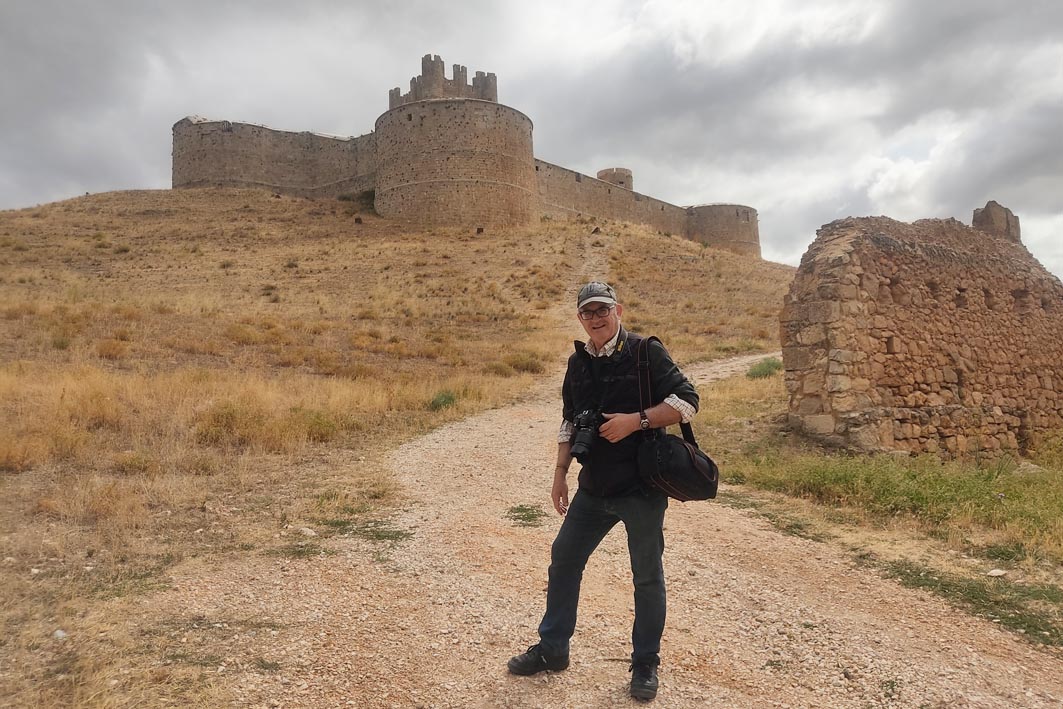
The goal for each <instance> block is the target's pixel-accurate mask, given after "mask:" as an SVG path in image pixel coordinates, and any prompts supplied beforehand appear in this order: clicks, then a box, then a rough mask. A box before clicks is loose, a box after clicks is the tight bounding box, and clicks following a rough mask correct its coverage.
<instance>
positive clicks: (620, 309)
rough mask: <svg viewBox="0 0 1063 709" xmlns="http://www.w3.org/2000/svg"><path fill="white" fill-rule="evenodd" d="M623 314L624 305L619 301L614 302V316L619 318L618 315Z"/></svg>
mask: <svg viewBox="0 0 1063 709" xmlns="http://www.w3.org/2000/svg"><path fill="white" fill-rule="evenodd" d="M623 315H624V306H623V305H621V304H620V303H617V304H616V316H617V317H618V318H619V317H622V316H623Z"/></svg>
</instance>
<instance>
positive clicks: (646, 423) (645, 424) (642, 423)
mask: <svg viewBox="0 0 1063 709" xmlns="http://www.w3.org/2000/svg"><path fill="white" fill-rule="evenodd" d="M639 428H641V429H642V430H643V431H649V430H650V419H649V417H648V416H646V412H645V411H640V412H639Z"/></svg>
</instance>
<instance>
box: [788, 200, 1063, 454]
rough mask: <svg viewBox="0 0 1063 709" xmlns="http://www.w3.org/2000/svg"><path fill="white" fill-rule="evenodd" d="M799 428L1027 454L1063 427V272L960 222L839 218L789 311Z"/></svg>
mask: <svg viewBox="0 0 1063 709" xmlns="http://www.w3.org/2000/svg"><path fill="white" fill-rule="evenodd" d="M781 337H782V345H783V362H784V365H785V370H786V388H787V390H788V392H789V394H790V420H791V423H792V424H793V425H794V427H795V428H796V429H798V430H801V431H804V432H805V433H807V434H810V435H812V436H814V437H816V438H819V439H821V440H824V441H826V442H830V443H835V444H839V445H844V446H850V447H854V448H857V449H861V450H869V451H874V450H900V451H905V452H911V453H923V452H927V453H937V454H941V455H943V456H945V457H959V456H963V455H966V454H975V453H983V452H984V453H989V454H998V453H1000V452H1001V451H1012V452H1018V453H1021V452H1025V451H1026V450H1028V449H1030V448H1031V447H1036V446H1037V444H1038V443H1039V442H1040V441H1041V440H1043V438H1044V437H1045V436H1047V435H1051V434H1054V433H1059V432H1060V431H1063V284H1061V283H1060V281H1059V279H1057V278H1056V277H1055V276H1053V275H1052V274H1050V273H1049V272H1048V271H1046V270H1045V269H1044V268H1043V267H1042V266H1041V264H1039V263H1038V262H1037V260H1036V259H1034V258H1033V256H1031V255H1030V253H1029V252H1028V251H1027V250H1026V248H1025V247H1024V246H1023V245H1022V244H1021V243H1018V242H1017V241H1013V240H1011V239H1010V238H1007V237H1005V236H1002V235H995V234H991V233H987V232H984V231H980V230H976V229H973V228H970V227H967V226H965V225H963V224H961V223H960V222H957V221H955V220H923V221H918V222H915V223H914V224H904V223H901V222H896V221H893V220H891V219H887V218H884V217H875V218H850V219H843V220H840V221H836V222H832V223H831V224H828V225H826V226H824V227H823V228H822V229H820V231H819V232H818V238H817V239H816V241H815V242H814V243H813V244H812V245H811V246H810V247H809V249H808V251H807V252H806V253H805V255H804V257H803V258H802V261H801V266H800V268H799V269H798V272H797V275H796V277H795V279H794V282H793V285H792V287H791V289H790V293H789V295H788V296H787V297H786V301H785V304H784V308H783V311H782V316H781Z"/></svg>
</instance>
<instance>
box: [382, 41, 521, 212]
mask: <svg viewBox="0 0 1063 709" xmlns="http://www.w3.org/2000/svg"><path fill="white" fill-rule="evenodd" d="M421 66H422V69H423V73H422V76H420V77H415V78H414V80H413V81H412V82H411V84H410V93H409V94H407V95H405V96H396V93H397V91H398V89H393V90H392V91H391V94H390V100H391V109H390V110H388V111H387V112H386V113H384V114H383V115H381V116H380V118H378V119H377V122H376V133H375V135H376V140H377V158H378V161H379V164H380V169H379V171H378V172H377V185H376V201H375V206H376V210H377V212H379V213H380V214H381V215H382V216H385V217H389V218H393V219H401V220H403V221H407V222H414V223H419V224H424V225H436V224H439V225H469V224H476V225H484V226H501V225H516V224H530V223H531V222H533V221H534V220H535V219H536V218H538V215H539V190H538V183H537V181H536V173H535V162H534V161H535V158H534V157H533V155H532V122H531V119H529V118H528V117H527V116H525V115H524V114H523V113H521V112H520V111H518V110H516V109H513V108H510V107H509V106H503V105H502V104H500V103H498V102H497V101H496V98H497V93H498V91H497V88H496V83H495V75H494V74H485V73H484V72H482V71H478V72H476V75H475V76H474V77H473V85H472V86H469V85H468V84H466V83H465V77H466V76H467V70H466V69H465V67H463V66H460V65H455V66H454V80H453V81H448V80H446V79H445V78H443V60H442V59H440V58H439V57H433V56H431V55H427V56H425V58H424V59H423V60H422V63H421ZM470 99H471V100H470Z"/></svg>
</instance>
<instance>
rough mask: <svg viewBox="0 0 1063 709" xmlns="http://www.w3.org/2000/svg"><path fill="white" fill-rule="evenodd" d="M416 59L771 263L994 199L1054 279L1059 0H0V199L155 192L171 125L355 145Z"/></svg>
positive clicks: (1058, 206) (1061, 36)
mask: <svg viewBox="0 0 1063 709" xmlns="http://www.w3.org/2000/svg"><path fill="white" fill-rule="evenodd" d="M428 53H432V54H439V55H440V56H442V58H443V60H444V62H445V63H446V66H447V67H448V69H447V76H448V77H449V76H450V75H451V74H450V69H449V67H450V66H451V65H452V64H455V63H458V64H463V65H465V66H467V67H468V68H469V75H470V76H471V75H472V73H473V72H475V71H490V72H494V73H495V74H497V76H498V96H499V101H501V102H502V103H505V104H508V105H510V106H513V107H515V108H517V109H519V110H521V111H523V112H524V113H526V114H528V116H530V117H531V119H532V121H533V122H534V124H535V132H534V143H535V154H536V156H537V157H540V158H542V159H544V160H548V161H550V162H554V163H558V164H561V165H564V166H566V167H569V168H572V169H575V170H579V171H581V172H585V173H587V174H591V175H593V174H595V173H596V172H597V171H598V170H599V169H601V168H605V167H614V166H619V167H628V168H630V169H632V170H633V172H634V180H635V187H636V189H637V190H638V191H640V192H643V193H645V194H649V195H652V196H654V197H658V198H660V199H664V200H666V201H669V202H672V203H674V204H679V205H688V204H700V203H705V202H737V203H741V204H746V205H749V206H752V207H754V208H756V209H757V210H758V211H759V213H760V235H761V242H762V246H763V252H764V256H765V258H768V259H771V260H774V261H781V262H785V263H790V264H796V263H797V262H798V260H799V259H800V257H801V254H802V253H803V252H804V251H805V249H806V248H807V246H808V244H809V243H810V242H811V241H812V239H813V238H814V237H815V231H816V229H817V228H818V227H819V226H820V225H822V224H825V223H827V222H830V221H832V220H834V219H838V218H840V217H845V216H865V215H879V214H883V215H887V216H890V217H893V218H896V219H901V220H904V221H911V220H915V219H919V218H923V217H956V218H957V219H960V220H961V221H963V222H965V223H970V220H971V212H972V210H973V209H974V208H975V207H979V206H982V205H984V204H985V202H986V201H987V200H989V199H995V200H997V201H998V202H1000V203H1001V204H1003V205H1005V206H1007V207H1010V208H1011V209H1012V210H1013V211H1014V212H1015V213H1016V214H1017V215H1018V216H1019V218H1020V220H1021V223H1022V238H1023V242H1024V243H1025V244H1026V245H1027V246H1028V247H1029V249H1030V250H1031V251H1032V252H1033V254H1034V255H1035V256H1036V257H1037V258H1038V259H1039V260H1040V261H1041V262H1042V263H1043V264H1045V265H1046V266H1047V267H1048V268H1049V269H1050V270H1052V271H1053V272H1054V273H1055V274H1057V275H1063V238H1061V237H1063V1H1061V0H1012V1H1011V2H1002V1H1001V0H991V1H990V0H933V1H932V0H919V1H915V0H881V1H871V0H868V1H860V0H836V1H832V0H819V1H813V0H734V1H724V0H649V1H643V2H636V1H634V0H632V1H625V0H566V1H564V2H555V1H554V0H538V1H537V2H528V1H527V0H522V1H521V2H506V1H503V0H495V1H493V2H489V1H480V0H474V1H464V0H453V1H447V0H429V1H421V0H410V1H407V2H398V1H396V2H383V1H379V2H369V1H360V0H344V1H342V2H340V1H328V0H316V1H315V0H284V1H283V2H282V1H280V0H259V1H257V2H249V1H248V2H235V1H232V2H226V1H225V0H211V1H210V2H203V1H200V0H184V1H183V2H157V1H154V0H80V1H79V0H67V1H65V2H58V1H57V0H0V67H2V68H0V209H8V208H17V207H25V206H30V205H34V204H38V203H44V202H49V201H52V200H56V199H63V198H66V197H71V196H75V195H79V194H84V193H85V192H102V191H107V190H116V189H131V188H163V187H169V185H170V149H171V133H170V129H171V126H172V125H173V123H175V122H176V121H177V120H179V119H180V118H182V117H183V116H186V115H189V114H198V115H202V116H205V117H207V118H213V119H227V120H232V121H246V122H251V123H263V124H266V125H269V126H272V127H274V128H279V129H284V130H293V131H300V130H313V131H317V132H322V133H330V134H334V135H360V134H363V133H367V132H369V131H370V130H372V128H373V123H374V121H375V120H376V117H377V116H378V115H379V114H380V113H382V112H383V111H384V110H386V109H387V104H388V89H390V88H392V87H395V86H400V87H402V89H403V91H404V92H405V91H407V90H408V89H409V80H410V77H411V76H413V75H415V74H418V73H420V66H421V64H420V59H421V56H422V55H424V54H428Z"/></svg>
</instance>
